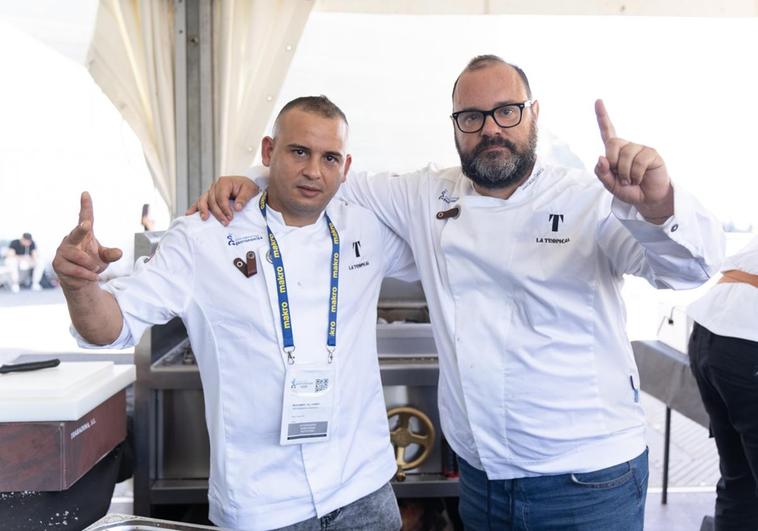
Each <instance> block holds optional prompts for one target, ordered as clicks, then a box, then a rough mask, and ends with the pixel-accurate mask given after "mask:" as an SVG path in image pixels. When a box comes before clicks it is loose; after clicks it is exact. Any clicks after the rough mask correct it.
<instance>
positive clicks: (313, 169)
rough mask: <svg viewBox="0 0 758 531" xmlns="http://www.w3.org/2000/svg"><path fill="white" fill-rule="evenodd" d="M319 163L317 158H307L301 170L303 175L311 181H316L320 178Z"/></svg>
mask: <svg viewBox="0 0 758 531" xmlns="http://www.w3.org/2000/svg"><path fill="white" fill-rule="evenodd" d="M320 163H321V161H320V159H319V157H308V162H306V164H305V167H304V168H303V175H304V176H305V177H307V178H308V179H311V180H313V181H315V180H318V179H319V178H320V177H321V164H320Z"/></svg>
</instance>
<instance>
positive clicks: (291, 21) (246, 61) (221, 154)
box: [213, 0, 314, 175]
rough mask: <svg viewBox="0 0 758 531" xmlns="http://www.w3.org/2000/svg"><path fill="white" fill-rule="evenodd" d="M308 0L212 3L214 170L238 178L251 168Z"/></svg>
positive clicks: (305, 17)
mask: <svg viewBox="0 0 758 531" xmlns="http://www.w3.org/2000/svg"><path fill="white" fill-rule="evenodd" d="M313 4H314V2H313V1H312V0H277V1H270V0H223V1H221V2H218V1H217V2H215V3H214V7H213V9H214V11H213V36H214V37H213V59H214V92H215V98H214V99H215V107H214V116H215V124H216V129H215V146H216V153H215V165H216V170H217V175H230V174H240V173H241V172H243V171H244V170H246V169H247V168H248V167H250V165H251V164H252V163H253V159H254V158H255V155H256V152H257V150H258V147H259V146H260V140H261V137H262V136H263V134H264V133H265V128H266V125H267V123H268V120H269V117H270V116H271V113H272V112H273V111H274V105H276V101H277V95H278V94H279V90H280V89H281V86H282V83H283V82H284V78H285V76H286V75H287V69H288V68H289V65H290V62H291V60H292V57H293V56H294V54H295V49H296V48H297V43H298V42H299V40H300V36H301V35H302V33H303V29H304V28H305V24H306V22H307V21H308V16H309V14H310V12H311V9H312V8H313Z"/></svg>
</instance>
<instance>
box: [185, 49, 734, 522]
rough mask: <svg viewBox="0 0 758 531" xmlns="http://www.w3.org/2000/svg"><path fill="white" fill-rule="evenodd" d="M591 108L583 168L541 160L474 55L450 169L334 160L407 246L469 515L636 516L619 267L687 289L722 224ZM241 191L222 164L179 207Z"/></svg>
mask: <svg viewBox="0 0 758 531" xmlns="http://www.w3.org/2000/svg"><path fill="white" fill-rule="evenodd" d="M595 112H596V115H597V121H598V126H599V128H600V133H601V138H602V141H603V144H604V148H605V153H604V155H601V156H600V157H599V159H598V163H597V165H596V167H595V174H596V176H597V178H596V179H593V178H592V177H591V176H590V175H589V174H588V173H587V172H585V171H581V170H573V169H568V168H560V167H551V166H548V165H546V164H544V163H543V162H542V161H540V160H539V158H538V157H536V155H535V147H536V138H537V118H538V115H539V104H538V102H537V101H536V100H534V99H533V97H532V95H531V89H530V87H529V82H528V79H527V77H526V75H525V74H524V72H523V71H522V70H521V69H520V68H517V67H515V66H513V65H511V64H509V63H507V62H505V61H504V60H502V59H501V58H499V57H496V56H493V55H487V56H480V57H476V58H474V59H473V60H472V61H471V62H470V63H469V64H468V65H467V66H466V67H465V68H464V70H463V71H462V72H461V74H460V76H459V77H458V79H457V80H456V82H455V86H454V90H453V113H452V115H451V120H452V126H453V132H454V137H455V143H456V147H457V149H458V153H459V155H460V159H461V166H460V167H454V168H448V169H444V170H437V169H434V168H431V167H430V168H425V169H423V170H420V171H418V172H415V173H411V174H408V175H404V176H396V175H392V174H379V175H373V176H367V175H361V174H351V175H350V176H349V178H348V180H347V183H346V186H345V187H343V194H344V197H345V198H346V199H349V200H350V201H352V202H356V203H358V204H360V205H363V206H365V207H367V208H369V209H371V210H372V211H373V212H374V213H376V215H377V216H378V217H379V218H380V219H381V220H382V221H384V223H386V224H387V225H388V226H389V227H390V228H392V229H393V230H394V231H395V232H396V233H397V234H398V235H400V236H401V237H402V238H403V239H405V241H406V242H408V243H409V245H410V246H411V249H413V252H414V256H415V258H416V263H417V266H418V268H419V273H420V276H421V280H422V283H423V286H424V292H425V294H426V297H427V302H428V303H429V311H430V316H431V322H432V329H433V331H434V338H435V342H436V345H437V348H438V352H439V364H440V381H439V392H438V396H439V412H440V420H441V423H442V429H443V432H444V434H445V437H446V439H447V441H448V442H449V444H450V446H451V447H452V448H453V450H454V451H455V452H456V453H457V454H458V456H459V457H460V469H461V475H460V512H461V516H462V518H463V521H464V523H465V525H466V527H467V528H469V529H532V530H554V529H562V530H563V529H581V530H588V529H597V530H606V529H614V530H626V529H629V530H632V529H634V530H639V529H642V526H643V518H644V506H645V495H646V491H647V477H648V465H647V449H646V445H645V419H644V413H643V410H642V406H641V404H640V399H639V392H640V387H639V374H638V371H637V367H636V365H635V361H634V357H633V354H632V349H631V345H630V344H629V341H628V339H627V336H626V331H625V321H626V317H625V310H624V305H623V301H622V299H621V286H622V284H623V276H624V275H625V274H633V275H636V276H640V277H643V278H645V279H647V280H648V282H650V284H652V285H653V286H655V287H658V288H675V289H678V288H691V287H695V286H697V285H699V284H701V283H702V282H704V281H705V280H706V279H707V278H708V277H709V276H710V275H711V274H712V273H713V272H714V271H716V268H717V267H718V263H719V262H720V260H721V257H722V256H723V248H724V243H723V234H722V232H721V226H720V224H719V223H718V221H717V220H716V219H714V218H713V217H712V216H711V215H710V214H708V213H707V212H706V211H704V209H703V208H702V207H700V205H699V204H698V203H697V202H696V201H695V200H694V198H692V197H691V196H689V195H688V194H687V193H686V192H685V191H684V190H682V189H681V188H680V187H678V186H677V187H674V186H673V185H672V183H671V180H670V178H669V175H668V172H667V171H666V167H665V165H664V163H663V159H662V158H661V157H660V155H659V154H658V153H657V152H656V151H655V150H654V149H652V148H650V147H647V146H643V145H640V144H635V143H632V142H628V141H626V140H623V139H621V138H619V137H617V136H616V133H615V130H614V128H613V125H612V123H611V121H610V118H609V117H608V114H607V112H606V110H605V107H604V105H603V103H602V102H601V101H598V102H597V103H596V106H595ZM255 191H256V187H255V185H254V184H253V183H251V182H248V181H247V180H245V179H244V178H227V179H224V180H221V181H219V182H217V183H215V184H214V188H213V189H212V190H211V192H210V194H209V195H208V196H204V197H203V198H201V201H200V202H199V203H198V204H196V206H197V207H199V208H201V210H202V214H203V216H207V204H206V203H207V202H210V206H211V209H212V210H213V213H214V215H215V216H216V217H217V218H219V219H220V220H224V221H226V220H228V219H231V216H232V214H233V210H232V209H230V208H229V206H228V204H227V203H226V200H227V198H228V197H229V196H230V195H234V196H236V198H237V199H236V203H235V209H236V210H239V209H240V208H241V206H242V205H243V204H244V203H245V202H246V201H247V200H248V198H249V197H250V196H251V194H253V193H254V192H255Z"/></svg>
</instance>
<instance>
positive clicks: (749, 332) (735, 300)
mask: <svg viewBox="0 0 758 531" xmlns="http://www.w3.org/2000/svg"><path fill="white" fill-rule="evenodd" d="M721 272H722V274H723V277H722V278H721V280H720V281H719V283H718V284H716V285H715V286H713V287H712V288H711V289H710V290H709V291H708V292H707V293H706V294H705V295H704V296H703V297H701V298H700V299H698V300H697V301H695V302H694V303H692V304H690V306H689V307H688V308H687V314H688V315H689V316H690V317H691V318H692V319H694V321H695V324H694V328H693V330H692V335H691V336H690V342H689V348H688V352H689V357H690V366H691V367H692V372H693V374H694V375H695V380H696V381H697V384H698V388H699V389H700V395H701V396H702V397H703V404H704V405H705V409H706V411H707V412H708V417H709V419H710V429H711V433H712V435H713V437H714V438H715V440H716V447H717V448H718V452H719V467H720V469H721V479H719V481H718V483H717V484H716V513H715V523H716V529H717V530H738V529H739V530H742V529H745V530H748V529H750V530H754V529H758V236H756V237H754V238H753V239H752V240H751V241H750V243H749V244H748V245H747V246H746V247H745V248H744V249H743V250H742V251H740V252H739V253H737V254H736V255H734V256H730V257H728V258H727V259H726V260H725V261H724V264H723V265H722V266H721Z"/></svg>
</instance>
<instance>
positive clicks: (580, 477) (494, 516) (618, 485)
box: [458, 450, 648, 531]
mask: <svg viewBox="0 0 758 531" xmlns="http://www.w3.org/2000/svg"><path fill="white" fill-rule="evenodd" d="M458 461H459V471H460V514H461V518H462V519H463V525H464V526H465V528H466V530H467V531H485V530H487V531H489V530H498V531H499V530H504V529H510V530H518V531H538V530H539V531H555V530H561V531H568V530H575V531H609V530H613V531H641V530H642V526H643V522H644V517H645V497H646V495H647V477H648V465H647V450H645V451H644V452H643V453H641V454H640V455H639V456H638V457H635V458H634V459H632V460H631V461H626V462H624V463H620V464H618V465H614V466H611V467H608V468H604V469H602V470H596V471H594V472H586V473H574V474H560V475H555V476H538V477H531V478H520V479H506V480H489V479H487V475H486V474H485V473H484V472H483V471H481V470H478V469H476V468H474V467H472V466H471V465H469V464H468V463H467V462H466V461H464V460H463V459H460V458H459V460H458Z"/></svg>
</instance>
